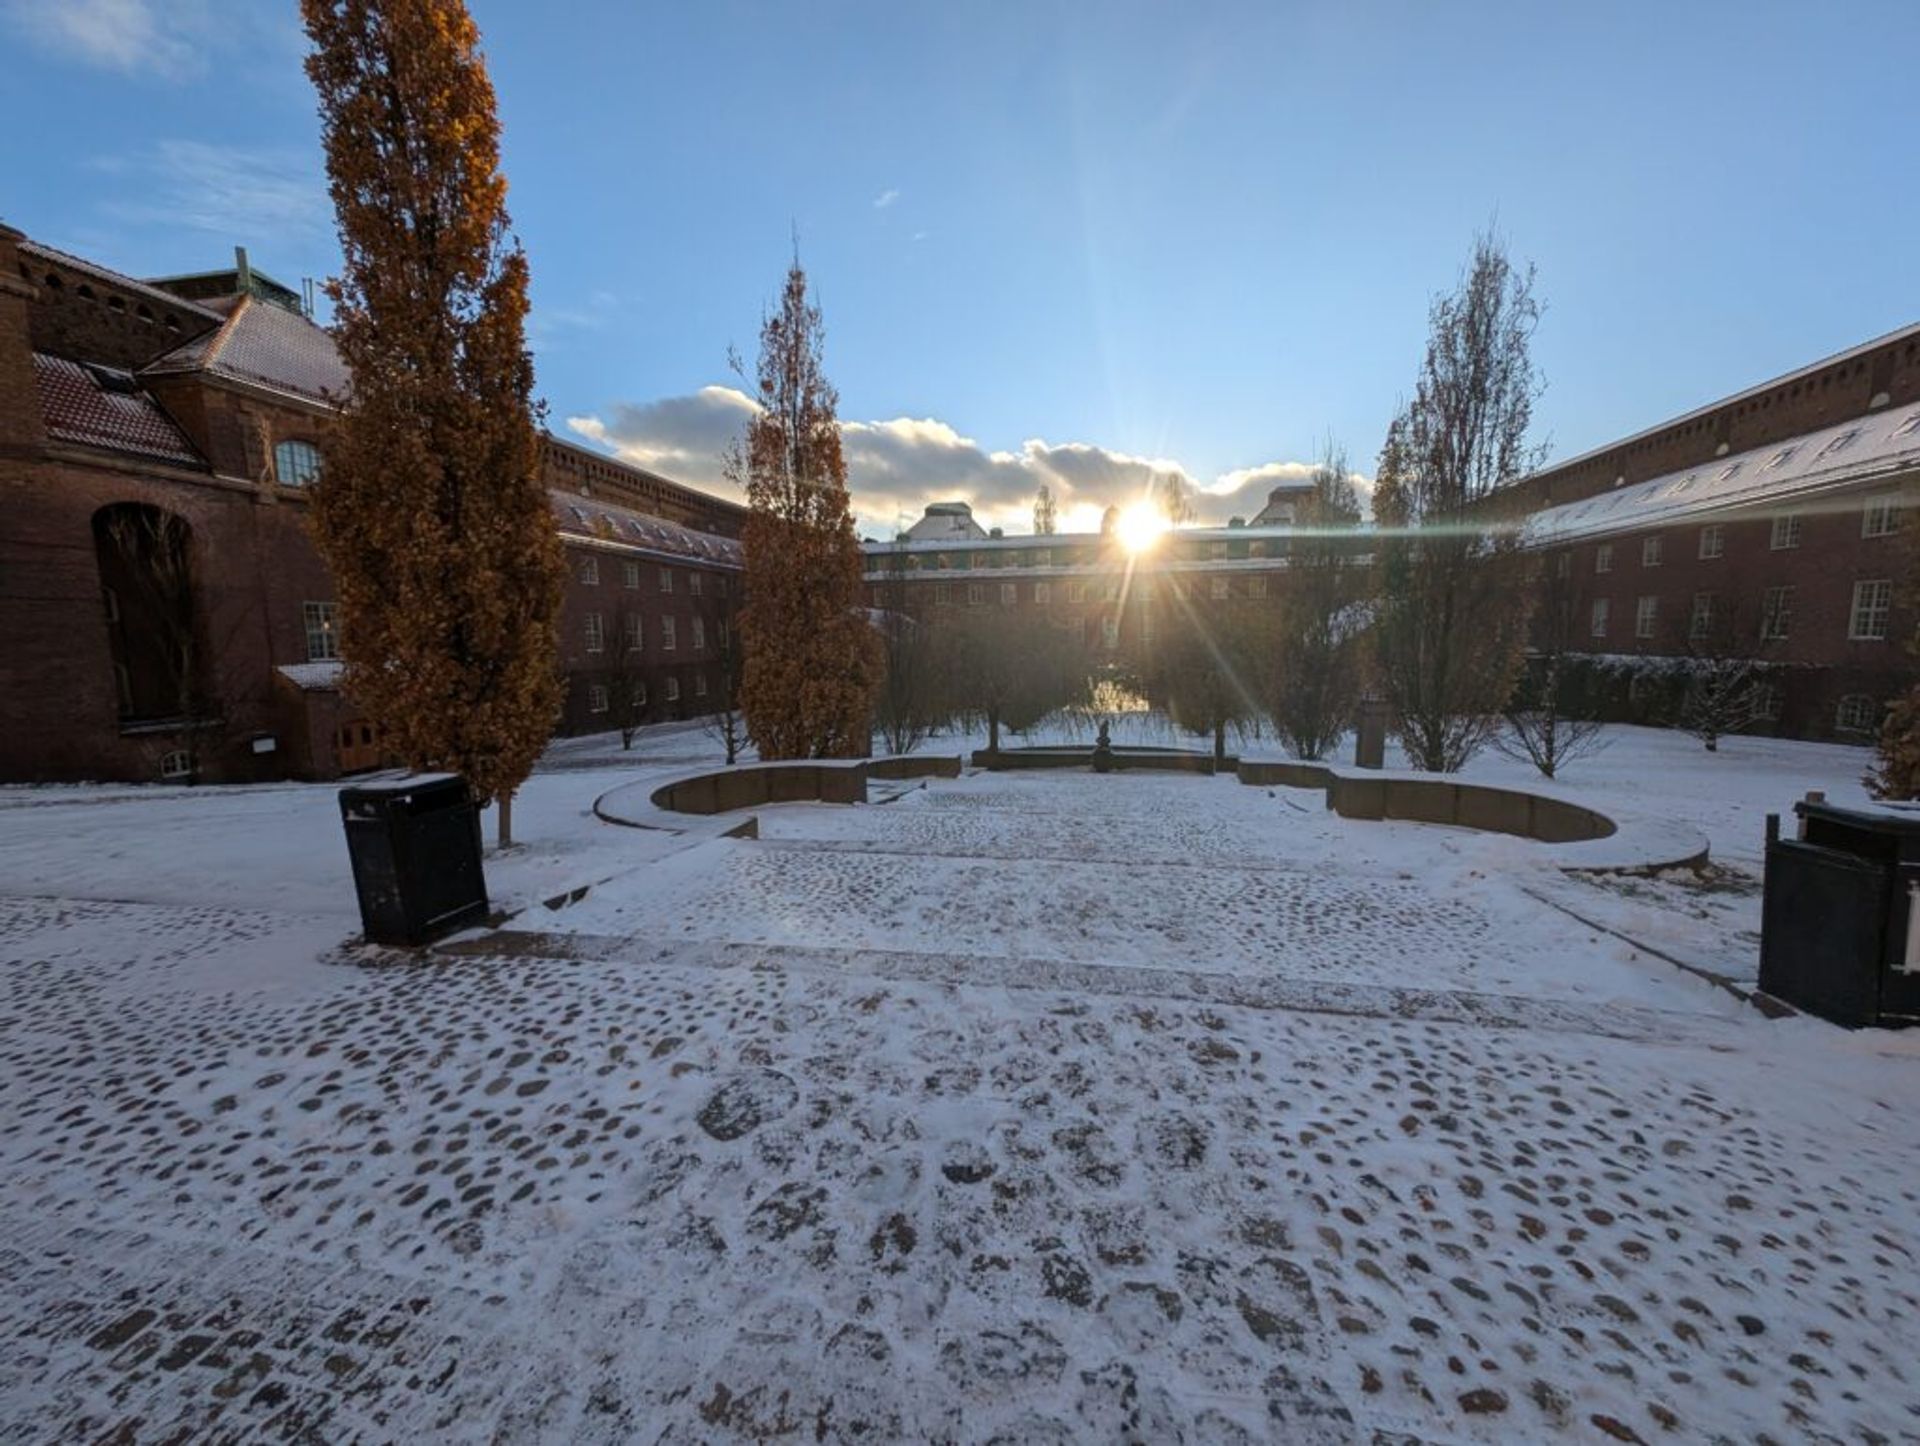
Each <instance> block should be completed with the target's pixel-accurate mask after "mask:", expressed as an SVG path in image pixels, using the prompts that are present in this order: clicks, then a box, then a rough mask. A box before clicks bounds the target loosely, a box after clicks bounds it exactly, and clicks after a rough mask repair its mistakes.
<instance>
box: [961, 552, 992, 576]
mask: <svg viewBox="0 0 1920 1446" xmlns="http://www.w3.org/2000/svg"><path fill="white" fill-rule="evenodd" d="M967 565H968V566H969V567H971V568H973V569H974V570H975V571H976V572H983V571H985V570H986V569H987V568H989V567H992V566H993V559H992V558H990V557H988V556H987V555H986V553H984V552H976V553H974V554H973V556H971V557H970V558H968V559H967Z"/></svg>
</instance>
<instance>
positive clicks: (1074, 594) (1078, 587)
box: [1067, 582, 1087, 603]
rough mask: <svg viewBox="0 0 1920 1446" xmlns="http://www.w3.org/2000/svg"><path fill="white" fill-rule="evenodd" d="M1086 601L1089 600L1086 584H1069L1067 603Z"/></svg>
mask: <svg viewBox="0 0 1920 1446" xmlns="http://www.w3.org/2000/svg"><path fill="white" fill-rule="evenodd" d="M1086 600H1087V585H1086V584H1085V583H1084V582H1070V583H1068V584H1067V601H1068V602H1070V603H1077V602H1085V601H1086Z"/></svg>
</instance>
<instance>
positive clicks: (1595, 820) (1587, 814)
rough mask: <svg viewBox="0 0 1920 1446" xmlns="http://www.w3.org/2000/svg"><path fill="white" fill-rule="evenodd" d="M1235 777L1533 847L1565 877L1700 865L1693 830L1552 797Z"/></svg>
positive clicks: (1335, 774) (1469, 786)
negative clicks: (1507, 836)
mask: <svg viewBox="0 0 1920 1446" xmlns="http://www.w3.org/2000/svg"><path fill="white" fill-rule="evenodd" d="M1238 772H1239V776H1240V781H1241V782H1242V783H1247V784H1254V785H1266V786H1278V787H1281V788H1317V789H1319V790H1321V791H1322V792H1323V793H1325V795H1326V799H1327V807H1328V808H1330V809H1332V810H1333V811H1334V812H1335V813H1337V814H1339V815H1340V816H1341V817H1342V818H1354V819H1401V820H1405V821H1407V822H1409V823H1444V824H1452V825H1454V826H1456V827H1459V828H1471V829H1478V830H1480V831H1482V832H1488V833H1503V834H1511V835H1513V836H1515V837H1517V838H1525V839H1532V840H1534V841H1535V842H1537V843H1541V844H1544V845H1546V846H1547V847H1546V848H1545V849H1543V850H1542V851H1541V855H1540V856H1543V857H1545V858H1546V859H1547V861H1549V862H1551V863H1554V864H1557V865H1558V866H1559V867H1561V868H1565V869H1578V870H1588V871H1593V872H1599V873H1625V872H1652V871H1655V870H1659V869H1671V868H1698V867H1700V866H1701V865H1702V864H1704V863H1706V861H1707V840H1706V836H1705V835H1704V834H1702V833H1701V832H1700V831H1699V830H1698V829H1695V828H1693V827H1691V826H1689V825H1687V824H1682V823H1676V822H1673V821H1671V820H1667V819H1656V818H1646V817H1642V816H1639V815H1635V814H1617V815H1616V814H1606V813H1602V812H1600V810H1598V809H1596V808H1594V807H1592V806H1591V805H1590V804H1588V803H1587V802H1585V801H1584V800H1582V799H1579V798H1576V797H1574V796H1572V795H1570V794H1567V793H1564V792H1561V791H1559V790H1556V789H1522V788H1511V787H1502V786H1500V785H1496V784H1488V783H1472V782H1468V781H1466V780H1464V779H1460V778H1456V777H1453V776H1452V775H1449V774H1439V773H1418V772H1414V771H1411V770H1404V769H1372V768H1343V767H1341V766H1339V765H1338V764H1331V763H1307V762H1302V761H1299V760H1296V759H1281V758H1276V759H1252V758H1246V759H1242V760H1241V761H1240V766H1239V769H1238Z"/></svg>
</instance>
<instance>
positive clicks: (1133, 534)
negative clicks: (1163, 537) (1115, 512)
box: [1113, 502, 1168, 552]
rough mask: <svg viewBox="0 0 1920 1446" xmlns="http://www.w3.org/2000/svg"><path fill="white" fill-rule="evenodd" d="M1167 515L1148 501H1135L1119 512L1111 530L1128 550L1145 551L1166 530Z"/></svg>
mask: <svg viewBox="0 0 1920 1446" xmlns="http://www.w3.org/2000/svg"><path fill="white" fill-rule="evenodd" d="M1167 526H1168V523H1167V515H1166V513H1164V512H1162V511H1161V510H1160V509H1159V508H1157V507H1155V506H1154V505H1153V504H1152V503H1150V502H1135V503H1132V504H1130V505H1129V506H1127V507H1126V508H1125V509H1124V510H1123V511H1122V512H1121V513H1120V520H1119V521H1117V522H1116V523H1114V525H1113V530H1114V532H1115V533H1116V534H1117V535H1118V536H1119V538H1120V545H1121V546H1122V547H1124V548H1126V550H1127V551H1128V552H1145V551H1146V550H1147V549H1148V548H1150V547H1152V546H1153V545H1154V544H1155V543H1156V542H1158V541H1159V540H1160V534H1161V533H1163V532H1165V531H1166V530H1167Z"/></svg>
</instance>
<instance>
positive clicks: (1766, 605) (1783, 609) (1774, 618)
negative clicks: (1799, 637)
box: [1760, 587, 1793, 642]
mask: <svg viewBox="0 0 1920 1446" xmlns="http://www.w3.org/2000/svg"><path fill="white" fill-rule="evenodd" d="M1792 625H1793V589H1792V588H1790V587H1770V588H1768V589H1767V591H1766V593H1765V595H1764V596H1763V597H1762V598H1761V600H1760V637H1761V640H1762V641H1763V642H1778V641H1779V640H1780V639H1782V638H1784V637H1786V636H1787V630H1788V629H1789V628H1790V627H1791V626H1792Z"/></svg>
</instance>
